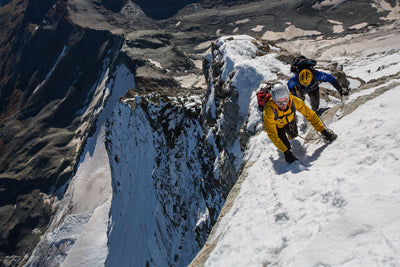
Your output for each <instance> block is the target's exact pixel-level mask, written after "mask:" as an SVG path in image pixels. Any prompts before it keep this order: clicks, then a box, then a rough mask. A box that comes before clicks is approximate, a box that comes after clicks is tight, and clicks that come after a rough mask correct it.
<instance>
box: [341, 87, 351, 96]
mask: <svg viewBox="0 0 400 267" xmlns="http://www.w3.org/2000/svg"><path fill="white" fill-rule="evenodd" d="M339 94H340V95H341V96H344V95H349V90H348V89H346V88H343V89H342V90H340V91H339Z"/></svg>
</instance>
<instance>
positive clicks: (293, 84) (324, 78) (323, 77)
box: [287, 70, 343, 95]
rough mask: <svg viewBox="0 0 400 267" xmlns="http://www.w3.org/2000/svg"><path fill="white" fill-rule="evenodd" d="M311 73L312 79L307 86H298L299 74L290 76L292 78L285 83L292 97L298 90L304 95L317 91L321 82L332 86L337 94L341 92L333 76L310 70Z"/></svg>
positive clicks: (340, 87)
mask: <svg viewBox="0 0 400 267" xmlns="http://www.w3.org/2000/svg"><path fill="white" fill-rule="evenodd" d="M311 72H312V74H313V79H312V81H311V83H310V84H309V85H308V86H304V85H302V84H300V82H299V73H296V74H295V75H293V76H292V78H290V80H289V81H288V82H287V86H288V88H289V91H290V92H291V93H292V94H293V95H297V94H296V90H299V91H301V92H304V93H309V92H312V91H315V90H317V89H319V87H318V85H319V84H320V83H322V82H329V83H330V84H332V85H333V87H335V88H336V90H338V92H339V93H341V92H342V91H343V89H342V86H341V85H340V83H339V82H338V81H337V80H336V79H335V77H333V75H331V74H328V73H325V72H321V71H317V70H311Z"/></svg>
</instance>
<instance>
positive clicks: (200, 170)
mask: <svg viewBox="0 0 400 267" xmlns="http://www.w3.org/2000/svg"><path fill="white" fill-rule="evenodd" d="M323 2H324V1H295V0H292V1H290V0H287V1H206V0H204V1H124V0H121V1H109V0H103V1H86V0H84V1H82V0H67V1H29V0H25V1H24V0H23V1H2V2H0V5H1V8H0V125H1V128H0V192H1V194H0V235H1V239H0V260H1V262H2V264H3V265H11V266H12V265H23V264H25V262H27V260H28V258H29V256H30V255H31V253H32V251H33V249H34V248H35V247H36V245H37V244H38V242H39V240H40V238H41V236H43V234H44V233H45V232H46V231H47V229H48V228H49V227H51V228H52V229H53V230H54V229H59V228H57V227H59V226H60V225H62V223H63V220H64V219H66V218H71V217H68V212H73V211H74V210H75V211H76V210H79V209H78V208H77V207H76V202H74V204H75V205H72V204H60V203H62V200H63V199H65V198H66V197H65V192H68V191H67V190H68V188H69V185H70V184H71V183H73V177H74V176H76V174H77V173H78V170H79V166H80V164H81V162H82V161H81V160H82V158H83V156H84V153H86V152H85V151H86V150H85V149H86V147H87V144H88V143H89V142H90V138H93V137H95V136H97V135H96V133H97V131H98V130H99V128H101V127H102V125H100V124H99V122H100V121H102V120H103V122H104V123H105V124H107V125H108V126H110V125H115V123H116V122H115V120H114V121H113V120H111V119H110V118H111V117H104V118H102V117H101V114H102V111H104V110H106V103H107V100H109V97H110V94H111V95H112V94H113V93H114V95H113V97H114V98H116V101H117V100H118V99H119V98H122V100H121V101H123V100H124V99H129V98H132V97H137V98H138V100H137V103H136V102H135V103H125V104H124V106H123V107H119V111H116V112H121V114H122V113H124V114H125V113H126V114H128V115H126V116H127V117H126V120H128V121H129V125H130V126H129V127H137V128H135V129H136V131H137V135H141V134H143V132H141V131H140V129H143V127H144V126H143V125H141V123H142V122H140V121H136V120H135V118H136V116H138V117H140V116H144V118H146V120H147V121H149V125H147V126H146V127H144V129H147V130H148V131H149V132H148V134H150V133H152V132H156V133H158V136H159V137H158V138H159V139H158V140H156V141H154V142H153V143H152V144H157V145H156V146H154V147H153V148H154V154H152V155H151V157H150V158H148V159H147V161H146V162H147V163H148V164H149V165H148V168H149V170H150V169H151V170H154V174H153V176H152V177H153V178H154V179H155V180H154V181H152V182H151V183H149V182H148V181H147V182H148V184H145V185H146V186H149V187H152V186H155V187H156V190H155V191H151V190H150V191H148V194H149V195H151V197H152V200H151V201H154V206H156V207H158V205H161V206H159V209H160V210H163V209H164V210H163V211H160V213H159V214H158V215H157V216H158V217H157V216H154V217H156V218H157V220H155V221H152V223H153V224H152V227H154V229H158V230H157V231H159V232H158V233H160V236H159V237H158V238H159V240H164V245H160V244H163V242H162V241H160V243H157V246H163V247H162V248H160V251H162V255H164V256H165V257H164V258H163V259H160V261H159V262H162V263H167V264H174V263H175V264H176V263H180V264H183V263H186V264H187V263H188V261H190V259H189V258H182V257H181V255H180V253H181V252H180V251H182V250H183V248H185V249H186V248H187V247H190V248H189V249H187V251H186V252H185V253H182V254H184V255H191V256H194V255H195V253H196V251H198V250H199V249H200V248H201V246H202V245H203V244H204V242H205V240H206V239H207V235H208V233H209V232H210V230H211V227H212V225H213V224H214V223H215V222H216V219H217V217H218V214H219V212H220V209H221V207H222V205H223V203H224V200H225V198H226V197H227V195H228V193H229V192H230V189H231V188H232V186H233V185H234V183H235V181H236V179H237V177H238V175H239V173H240V156H238V154H235V153H234V152H233V151H234V150H235V149H236V150H237V148H238V147H239V148H240V147H241V146H245V145H246V138H244V139H242V140H244V141H243V143H241V144H237V143H235V142H236V139H235V138H234V136H236V137H237V136H238V135H239V133H240V127H241V123H242V122H243V121H241V120H238V119H237V118H235V117H234V116H232V118H229V116H227V117H226V118H225V120H224V121H223V122H222V121H220V120H219V118H220V116H221V114H224V112H227V114H237V115H238V117H240V116H239V114H240V110H238V107H236V106H235V105H234V104H230V103H234V101H233V100H232V99H235V97H237V96H235V94H226V92H225V91H224V90H217V91H216V99H217V103H216V106H217V109H216V110H215V111H212V112H210V111H207V110H206V108H205V105H204V103H202V101H201V100H200V101H198V100H197V101H195V100H193V99H192V100H190V101H189V100H188V99H189V98H190V97H193V96H195V97H197V98H199V99H202V98H203V97H204V96H205V95H206V96H207V94H210V92H209V91H207V86H208V85H209V84H210V83H214V86H216V88H219V87H218V86H220V89H222V85H223V84H222V81H221V80H218V79H214V80H212V81H211V80H205V79H204V76H205V77H206V78H210V77H214V78H215V77H218V76H219V75H218V74H220V73H218V72H222V70H221V69H220V68H218V66H212V67H211V66H210V64H211V65H212V64H213V63H212V62H211V61H207V60H205V61H203V58H204V55H205V53H206V51H207V50H208V49H209V48H210V45H209V44H210V41H213V40H215V39H216V38H218V37H220V36H224V35H230V34H250V35H254V36H257V37H258V38H261V39H264V40H268V39H270V38H269V35H266V33H267V32H279V33H283V32H284V31H285V29H287V28H288V25H289V24H290V25H291V27H292V26H293V27H294V28H296V29H301V30H303V31H310V32H312V34H314V35H321V36H331V37H335V36H345V35H346V34H348V33H359V32H363V31H365V30H366V28H365V27H361V28H357V27H355V28H354V27H352V26H354V25H358V24H360V23H364V22H366V20H367V23H368V25H369V27H377V26H380V25H384V24H385V23H386V20H384V19H382V17H384V16H385V15H386V14H387V13H388V12H386V11H382V12H377V8H376V6H374V5H376V3H375V2H380V1H341V4H340V5H337V6H332V5H323ZM316 4H320V6H319V8H316V6H315V5H316ZM388 4H389V5H390V4H391V5H392V6H394V5H395V1H392V2H389V3H388ZM334 21H336V22H337V21H340V22H341V23H342V26H343V30H342V31H339V32H335V31H334V30H333V27H332V26H333V25H334V24H335V22H334ZM260 25H261V26H262V27H261V28H262V30H259V29H258V27H259V26H260ZM263 34H264V35H263ZM280 38H281V39H280ZM280 38H276V39H275V41H276V42H277V43H279V42H280V41H282V40H283V39H284V38H287V37H280ZM293 38H296V36H294V37H293ZM266 47H267V45H266ZM292 57H293V55H287V56H286V59H287V61H288V62H289V61H290V59H291V58H292ZM215 64H218V62H215ZM203 67H204V68H203ZM220 67H221V66H220ZM121 68H122V69H124V71H125V72H124V76H123V77H125V76H129V77H132V80H130V82H127V83H124V84H123V85H122V84H121V83H119V82H118V81H120V80H121V79H123V78H118V79H119V80H118V79H117V78H116V77H120V76H119V75H121ZM209 70H211V71H214V72H216V73H213V75H210V74H209V72H208V71H209ZM121 77H122V76H121ZM117 89H118V90H117ZM117 93H118V94H120V95H116V94H117ZM139 99H140V100H139ZM146 99H147V100H146ZM183 99H185V100H183ZM230 100H232V101H230ZM187 101H189V102H192V105H193V106H194V107H187V106H185V105H182V103H186V102H187ZM149 103H150V104H149ZM129 105H132V106H136V105H138V106H139V107H141V111H139V110H137V111H135V112H137V113H140V112H142V113H143V114H136V113H135V112H133V111H130V108H129ZM153 105H154V107H153ZM170 113H172V114H175V115H174V116H173V117H174V118H179V119H178V120H176V119H174V120H173V121H174V123H176V125H177V126H176V127H175V126H172V122H171V121H169V119H168V118H169V116H168V114H170ZM163 114H164V115H163ZM224 122H225V123H224ZM113 123H114V124H113ZM135 125H137V126H135ZM118 127H121V128H124V127H127V126H126V125H125V126H124V125H120V126H118ZM118 127H117V126H115V127H114V128H113V129H118ZM129 127H128V129H127V130H128V131H133V130H132V129H131V128H129ZM110 129H111V128H110ZM121 132H122V131H117V130H115V132H112V131H111V130H110V132H109V133H108V134H109V135H108V136H111V137H113V138H116V136H118V140H121V138H122V137H121V136H119V135H118V134H120V133H121ZM192 133H195V135H194V136H191V134H192ZM179 136H184V137H185V138H184V139H185V141H182V142H183V143H190V144H193V147H192V146H186V145H183V143H177V141H176V140H175V139H176V138H177V137H179ZM111 137H108V139H107V141H106V144H107V149H108V154H109V158H110V161H113V165H112V169H111V171H110V172H111V176H112V179H113V180H112V191H113V200H112V202H111V203H110V206H111V208H110V209H111V211H110V214H111V216H112V217H113V218H114V220H113V223H114V225H116V224H115V223H117V222H118V220H117V214H118V210H117V208H118V207H120V206H123V202H124V201H125V200H126V199H125V198H124V197H122V196H121V195H119V194H118V193H117V192H119V190H120V189H119V188H118V182H119V180H120V179H121V177H118V174H121V173H123V174H124V175H128V176H129V175H134V174H135V173H134V171H132V172H130V173H126V172H125V171H124V170H125V169H126V168H130V167H129V164H128V165H124V164H123V161H121V160H122V159H124V155H121V152H120V151H119V150H118V142H116V141H113V140H112V138H111ZM135 138H136V137H132V139H133V140H136V139H135ZM138 140H139V141H140V140H142V141H141V142H144V143H145V142H148V140H146V136H143V138H142V139H138ZM188 140H191V141H190V142H189V141H188ZM129 141H130V139H129V138H128V139H127V140H126V141H125V142H126V144H125V143H122V144H119V145H121V146H123V145H124V144H125V145H126V147H131V149H132V150H136V149H138V147H139V146H141V145H143V144H141V143H140V142H139V143H138V144H136V143H135V145H133V144H129V143H128V142H129ZM198 147H201V148H202V149H201V150H197V148H198ZM121 149H122V148H121ZM142 149H146V148H144V147H143V148H142ZM239 150H240V149H239ZM182 151H184V152H183V153H182ZM91 153H92V154H93V153H94V152H93V151H90V152H89V154H91ZM172 154H173V155H174V158H185V159H188V160H189V161H193V164H194V165H191V164H187V166H183V165H182V166H181V165H180V164H182V163H179V162H177V163H176V165H174V167H171V166H169V164H170V162H168V160H167V157H168V156H167V155H172ZM239 155H240V153H239ZM132 157H134V156H132ZM171 157H172V156H171ZM125 160H126V161H128V162H129V160H130V158H126V159H125ZM137 160H138V161H139V160H142V159H141V158H140V157H139V158H137ZM196 160H197V162H196V163H194V162H195V161H196ZM151 162H152V164H154V165H150V163H151ZM171 173H176V174H177V176H173V177H179V178H177V179H176V180H173V179H172V180H169V177H171V176H170V175H171ZM186 177H191V179H188V180H186ZM188 184H190V186H191V188H192V190H193V191H192V192H194V193H193V194H189V195H186V196H185V197H183V196H182V192H183V191H184V190H185V189H186V188H187V187H188ZM88 190H90V188H89V189H88ZM198 191H200V192H201V194H197V193H196V192H198ZM154 192H156V193H154ZM195 193H196V194H195ZM67 195H68V194H67ZM71 195H73V193H71ZM75 195H77V192H75ZM136 200H138V199H134V198H132V199H128V203H129V205H132V203H134V202H135V201H136ZM140 200H143V199H140ZM110 201H111V200H110ZM157 201H160V202H159V203H161V204H157V203H156V202H157ZM190 201H193V203H198V204H193V206H191V205H189V203H190ZM99 202H101V201H100V200H99ZM71 203H72V202H71ZM144 203H146V202H143V204H144ZM101 204H103V202H101ZM95 207H97V206H95V205H94V206H93V207H90V208H81V209H80V211H81V213H80V214H85V216H86V217H85V216H81V217H79V216H78V217H79V218H80V219H82V220H83V221H84V220H86V222H87V221H89V218H90V216H92V214H93V213H95ZM60 210H63V212H62V213H60ZM127 210H129V209H127ZM57 212H58V213H57ZM106 213H107V212H106ZM205 213H208V214H209V215H208V216H206V217H207V219H206V220H204V221H202V220H201V215H204V214H205ZM107 214H108V213H107ZM56 215H57V216H56ZM152 215H154V214H153V213H152V212H150V213H148V214H147V215H146V216H149V218H153V217H152ZM181 216H182V217H181ZM78 217H77V218H78ZM54 218H55V219H54ZM51 219H52V220H51ZM122 219H124V217H122ZM82 220H80V221H82ZM120 223H122V224H123V223H124V221H123V220H122V221H120ZM160 223H162V224H163V225H160ZM182 224H183V225H184V226H183V228H180V227H181V226H182ZM167 226H168V227H167ZM178 226H179V227H178ZM182 229H183V230H182ZM172 230H174V231H176V233H171V232H169V231H172ZM112 234H113V233H112V231H111V230H110V240H112V239H113V238H116V239H118V235H115V236H113V235H112ZM171 236H174V237H173V238H172V239H173V240H174V242H175V243H178V244H180V245H178V246H177V247H171V246H172V245H171V243H168V242H167V241H165V240H168V238H171ZM177 236H179V237H180V239H179V241H177V240H178V238H177ZM188 240H190V241H188ZM167 243H168V244H167ZM189 243H190V244H189ZM72 245H73V242H71V244H66V243H64V244H63V246H65V247H64V248H60V247H58V248H52V249H53V250H54V251H55V252H54V253H55V254H53V256H54V255H57V253H60V254H62V253H66V251H68V249H69V248H70V247H71V246H72ZM43 246H44V245H43ZM110 251H113V248H110ZM172 251H173V252H174V255H168V254H169V253H171V252H172ZM188 251H189V252H188ZM38 253H40V252H38ZM167 256H170V258H169V259H167V258H168V257H167ZM186 257H189V256H186ZM149 258H151V255H150V256H149ZM106 262H107V263H110V264H111V263H114V262H115V263H117V262H118V258H117V257H116V256H115V254H112V255H111V256H110V257H109V258H107V261H106ZM149 264H151V262H149ZM33 265H34V264H33Z"/></svg>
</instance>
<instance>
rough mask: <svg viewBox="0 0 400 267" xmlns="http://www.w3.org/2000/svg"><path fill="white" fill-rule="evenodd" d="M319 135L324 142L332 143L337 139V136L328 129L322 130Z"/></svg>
mask: <svg viewBox="0 0 400 267" xmlns="http://www.w3.org/2000/svg"><path fill="white" fill-rule="evenodd" d="M321 133H322V135H323V136H324V139H325V140H326V141H333V140H335V139H336V138H337V134H335V133H334V132H333V131H332V130H329V129H324V130H323V131H322V132H321Z"/></svg>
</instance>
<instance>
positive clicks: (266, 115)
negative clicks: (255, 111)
mask: <svg viewBox="0 0 400 267" xmlns="http://www.w3.org/2000/svg"><path fill="white" fill-rule="evenodd" d="M292 103H294V106H295V107H296V110H298V111H299V112H300V113H301V114H303V116H304V117H306V119H307V120H308V121H309V122H310V123H311V125H312V126H313V127H314V129H315V130H316V131H317V132H322V131H323V130H324V129H325V127H324V125H323V124H322V122H321V120H320V119H319V117H318V115H317V114H316V113H315V112H314V111H313V110H312V109H310V108H309V107H307V106H306V104H305V103H304V101H303V100H301V99H300V98H297V97H295V96H293V95H292V94H289V102H288V108H287V110H285V111H283V110H280V109H279V108H278V106H277V105H276V104H275V102H274V101H273V100H272V98H270V99H269V100H268V102H267V103H266V104H265V106H264V110H263V120H264V128H265V130H266V131H267V133H268V137H269V138H270V139H271V141H272V143H274V145H275V146H276V147H277V148H278V149H279V150H280V151H282V152H285V151H286V150H288V148H287V147H286V146H285V144H284V143H283V142H282V140H281V139H280V138H279V137H278V130H277V129H276V128H277V127H278V128H283V127H284V126H285V125H286V124H288V123H289V122H291V121H292V120H294V115H295V111H292ZM274 110H275V111H276V114H277V116H278V118H275V113H274Z"/></svg>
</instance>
